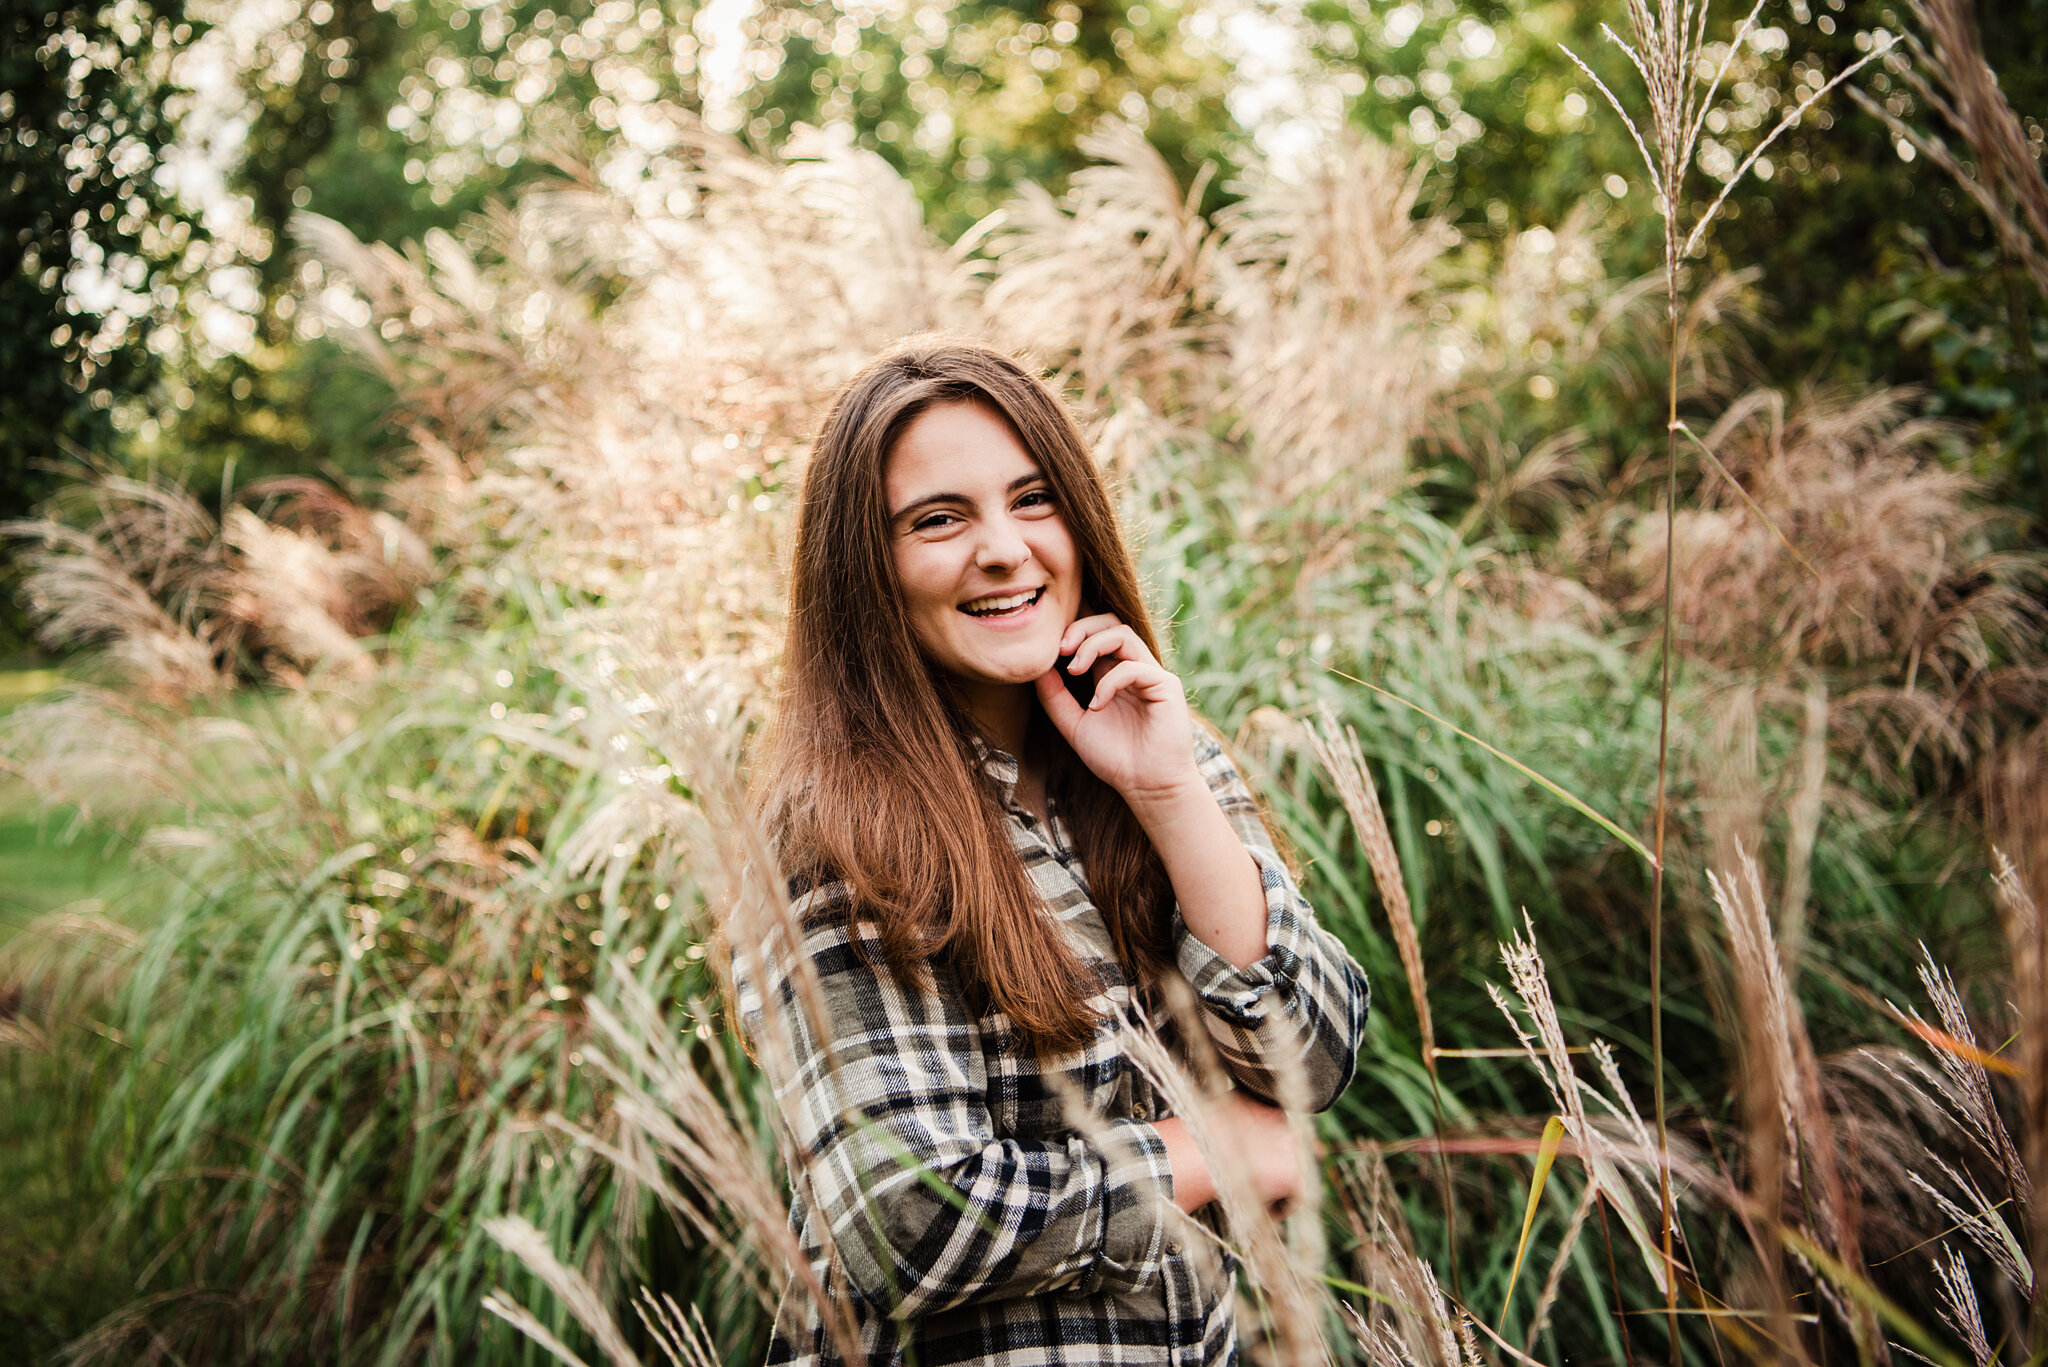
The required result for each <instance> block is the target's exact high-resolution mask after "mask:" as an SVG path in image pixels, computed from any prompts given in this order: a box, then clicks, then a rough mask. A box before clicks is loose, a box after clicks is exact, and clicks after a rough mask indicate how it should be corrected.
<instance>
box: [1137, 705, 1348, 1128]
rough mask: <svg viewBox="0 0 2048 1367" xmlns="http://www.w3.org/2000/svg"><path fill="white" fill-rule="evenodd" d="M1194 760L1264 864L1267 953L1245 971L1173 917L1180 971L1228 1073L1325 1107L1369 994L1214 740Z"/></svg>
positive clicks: (1289, 1099)
mask: <svg viewBox="0 0 2048 1367" xmlns="http://www.w3.org/2000/svg"><path fill="white" fill-rule="evenodd" d="M1195 758H1196V761H1197V763H1198V765H1199V766H1200V768H1201V771H1202V776H1203V777H1204V778H1205V779H1207V780H1208V783H1209V790H1210V791H1211V792H1212V793H1214V794H1215V795H1216V802H1217V805H1218V806H1220V807H1222V809H1223V814H1224V815H1225V816H1226V817H1227V818H1229V820H1230V824H1231V826H1232V827H1233V828H1234V829H1235V830H1236V831H1237V835H1238V839H1239V840H1241V841H1243V842H1244V847H1245V850H1246V851H1247V852H1248V853H1249V854H1250V855H1251V857H1252V861H1253V862H1254V863H1255V864H1257V865H1258V867H1259V885H1260V888H1261V890H1262V891H1263V892H1264V894H1265V901H1266V945H1267V950H1266V955H1265V957H1264V958H1262V959H1260V960H1258V961H1257V962H1256V963H1252V964H1248V965H1246V966H1245V967H1243V968H1239V967H1237V966H1236V965H1234V964H1232V963H1231V962H1230V960H1228V959H1226V958H1224V957H1223V956H1222V955H1221V954H1218V953H1217V952H1216V951H1215V950H1213V949H1211V948H1210V947H1209V946H1208V945H1206V944H1204V943H1203V942H1202V941H1201V940H1200V939H1198V938H1196V936H1195V935H1194V933H1193V932H1192V931H1190V930H1189V929H1188V927H1187V923H1186V921H1184V920H1182V919H1181V915H1180V912H1179V910H1178V908H1176V909H1175V911H1174V914H1173V935H1174V950H1175V956H1176V958H1177V960H1178V964H1179V967H1180V971H1181V973H1182V975H1183V976H1184V977H1186V978H1187V980H1188V982H1189V984H1190V985H1191V986H1192V987H1193V988H1194V989H1195V995H1196V997H1197V998H1198V999H1199V1000H1200V1001H1201V1004H1202V1017H1203V1022H1204V1024H1205V1025H1207V1027H1208V1031H1209V1036H1210V1038H1211V1039H1213V1040H1214V1041H1215V1043H1216V1047H1217V1051H1218V1052H1219V1053H1220V1054H1221V1055H1222V1059H1223V1063H1224V1066H1225V1067H1226V1068H1228V1069H1229V1071H1230V1073H1231V1076H1232V1077H1234V1078H1236V1079H1237V1081H1238V1083H1239V1084H1240V1085H1241V1086H1243V1087H1244V1088H1245V1089H1246V1090H1248V1091H1251V1092H1253V1093H1255V1094H1257V1095H1259V1096H1261V1097H1264V1098H1265V1099H1266V1100H1268V1101H1272V1102H1275V1103H1276V1104H1285V1105H1291V1106H1305V1107H1307V1108H1308V1109H1310V1110H1318V1111H1320V1110H1322V1109H1324V1108H1326V1107H1328V1106H1329V1105H1330V1104H1331V1103H1332V1102H1334V1101H1335V1100H1336V1099H1337V1097H1338V1096H1339V1095H1340V1094H1341V1093H1342V1092H1343V1090H1344V1088H1345V1087H1346V1085H1348V1084H1349V1083H1350V1081H1351V1076H1352V1073H1353V1072H1354V1071H1355V1069H1356V1067H1357V1063H1358V1045H1359V1041H1360V1039H1361V1038H1362V1037H1363V1035H1364V1033H1365V1016H1366V1011H1367V1009H1368V1007H1369V1005H1370V1003H1371V991H1370V988H1369V986H1368V984H1367V982H1366V978H1365V973H1364V971H1363V970H1362V969H1360V968H1359V967H1358V965H1357V963H1356V962H1355V961H1354V960H1353V959H1352V957H1351V955H1350V954H1349V953H1348V952H1347V951H1346V950H1345V948H1344V946H1343V945H1342V944H1340V943H1338V941H1337V938H1336V937H1335V936H1334V935H1331V934H1330V933H1329V932H1328V931H1327V930H1325V929H1323V928H1322V927H1321V926H1319V925H1317V924H1316V920H1315V913H1314V912H1313V911H1312V910H1311V909H1310V907H1309V904H1308V902H1307V900H1306V899H1305V898H1303V897H1302V895H1301V891H1300V889H1299V888H1297V887H1296V886H1295V883H1294V876H1293V875H1292V874H1290V873H1289V872H1288V870H1287V865H1286V863H1285V861H1283V860H1282V859H1281V858H1280V855H1279V852H1278V851H1277V850H1276V849H1275V848H1274V845H1273V838H1272V835H1271V834H1270V833H1269V832H1268V831H1267V830H1266V824H1265V822H1264V820H1263V819H1262V818H1261V817H1260V814H1259V805H1258V801H1257V800H1256V799H1255V798H1254V797H1253V796H1252V793H1251V790H1250V789H1249V788H1248V787H1247V786H1246V785H1245V781H1244V777H1243V775H1241V774H1240V773H1239V772H1238V770H1237V766H1236V765H1235V764H1233V763H1232V762H1231V760H1230V756H1229V755H1228V754H1226V753H1225V752H1224V749H1223V747H1222V746H1221V745H1220V744H1218V743H1217V742H1216V741H1215V740H1214V739H1213V738H1212V737H1210V736H1207V735H1202V736H1200V737H1198V738H1197V740H1196V745H1195Z"/></svg>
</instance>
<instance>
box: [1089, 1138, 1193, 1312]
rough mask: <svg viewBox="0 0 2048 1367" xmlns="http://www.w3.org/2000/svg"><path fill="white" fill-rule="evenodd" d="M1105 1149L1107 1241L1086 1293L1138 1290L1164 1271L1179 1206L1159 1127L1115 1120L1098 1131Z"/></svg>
mask: <svg viewBox="0 0 2048 1367" xmlns="http://www.w3.org/2000/svg"><path fill="white" fill-rule="evenodd" d="M1094 1140H1095V1142H1096V1143H1097V1144H1098V1145H1099V1147H1100V1149H1101V1152H1102V1159H1103V1166H1104V1169H1105V1171H1104V1178H1103V1182H1102V1209H1101V1217H1102V1242H1101V1245H1100V1247H1099V1248H1098V1249H1097V1252H1096V1256H1095V1259H1094V1262H1093V1263H1092V1265H1091V1266H1090V1267H1089V1269H1088V1271H1087V1273H1086V1274H1085V1275H1084V1276H1083V1277H1082V1278H1081V1282H1080V1285H1079V1287H1078V1288H1077V1289H1079V1290H1080V1291H1081V1292H1083V1293H1084V1294H1088V1295H1093V1294H1095V1293H1097V1292H1107V1293H1111V1294H1116V1293H1122V1292H1129V1291H1135V1290H1138V1289H1139V1288H1140V1287H1142V1286H1143V1285H1144V1284H1145V1283H1146V1282H1148V1281H1150V1280H1151V1279H1152V1277H1153V1276H1154V1275H1156V1274H1157V1273H1158V1271H1159V1266H1160V1262H1161V1260H1162V1259H1163V1257H1164V1250H1165V1245H1166V1221H1167V1210H1168V1208H1170V1207H1171V1206H1172V1205H1173V1165H1172V1164H1171V1163H1170V1162H1169V1161H1168V1160H1167V1156H1166V1141H1165V1140H1163V1139H1161V1138H1160V1137H1159V1131H1158V1130H1156V1129H1154V1128H1153V1127H1152V1126H1151V1125H1149V1124H1146V1123H1145V1122H1144V1121H1140V1120H1113V1121H1110V1122H1109V1123H1108V1124H1106V1125H1104V1126H1103V1127H1102V1129H1101V1131H1100V1132H1098V1133H1097V1135H1095V1136H1094Z"/></svg>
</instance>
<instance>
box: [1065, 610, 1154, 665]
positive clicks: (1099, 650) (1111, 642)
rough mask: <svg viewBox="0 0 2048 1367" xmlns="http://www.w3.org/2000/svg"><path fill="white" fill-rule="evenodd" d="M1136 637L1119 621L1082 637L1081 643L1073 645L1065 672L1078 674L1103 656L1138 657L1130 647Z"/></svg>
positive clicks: (1129, 658)
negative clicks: (1071, 657)
mask: <svg viewBox="0 0 2048 1367" xmlns="http://www.w3.org/2000/svg"><path fill="white" fill-rule="evenodd" d="M1137 639H1138V638H1137V635H1136V633H1134V632H1133V631H1132V630H1131V629H1130V628H1129V627H1127V626H1125V625H1123V623H1121V622H1119V623H1117V624H1116V625H1115V626H1113V627H1105V628H1103V629H1102V630H1101V631H1098V632H1095V633H1093V634H1092V635H1089V636H1087V637H1085V638H1083V639H1082V641H1081V644H1079V645H1078V646H1075V647H1074V651H1073V656H1074V658H1073V659H1071V660H1069V661H1068V662H1067V672H1068V673H1069V674H1080V673H1082V672H1083V671H1085V670H1087V669H1088V668H1089V667H1090V666H1092V665H1093V664H1094V663H1095V662H1096V661H1097V660H1100V659H1103V658H1105V657H1114V658H1121V659H1126V660H1134V659H1138V658H1139V656H1138V655H1137V654H1135V653H1133V651H1132V650H1131V648H1130V647H1131V646H1132V645H1133V644H1135V643H1136V642H1137Z"/></svg>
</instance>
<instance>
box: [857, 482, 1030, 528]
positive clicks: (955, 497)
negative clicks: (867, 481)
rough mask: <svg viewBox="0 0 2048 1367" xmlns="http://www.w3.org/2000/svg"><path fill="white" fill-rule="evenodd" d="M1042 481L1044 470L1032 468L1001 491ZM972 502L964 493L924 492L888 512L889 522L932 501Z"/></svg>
mask: <svg viewBox="0 0 2048 1367" xmlns="http://www.w3.org/2000/svg"><path fill="white" fill-rule="evenodd" d="M1044 482H1045V471H1043V470H1033V471H1032V472H1031V473H1030V474H1028V475H1019V476H1017V478H1015V479H1013V480H1011V481H1010V482H1009V483H1008V484H1005V485H1004V486H1003V492H1004V493H1005V494H1014V493H1016V492H1017V491H1018V490H1019V489H1022V488H1023V487H1025V486H1026V485H1028V484H1042V483H1044ZM972 502H974V500H973V499H971V498H969V497H968V496H967V495H965V494H954V493H938V494H926V495H925V496H924V497H923V498H916V499H912V500H911V501H910V502H908V503H906V504H904V505H903V506H902V507H901V508H898V509H897V510H896V511H895V512H893V513H891V514H889V521H890V522H892V523H894V522H901V521H902V520H903V519H904V518H906V517H909V516H910V515H911V514H912V513H915V512H917V511H919V510H920V509H923V508H927V507H930V506H931V505H932V504H934V503H972Z"/></svg>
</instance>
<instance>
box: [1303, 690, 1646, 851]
mask: <svg viewBox="0 0 2048 1367" xmlns="http://www.w3.org/2000/svg"><path fill="white" fill-rule="evenodd" d="M1323 668H1325V669H1327V670H1328V671H1329V672H1330V673H1332V674H1335V675H1336V676H1337V677H1338V678H1340V679H1346V680H1349V681H1350V682H1352V683H1355V684H1357V685H1358V686H1359V687H1361V688H1369V689H1371V690H1372V691H1373V692H1375V693H1377V694H1379V695H1380V696H1381V697H1383V698H1386V699H1388V700H1390V701H1392V702H1397V703H1399V704H1401V706H1403V707H1405V708H1408V709H1409V710H1410V711H1412V712H1418V713H1420V714H1421V715H1423V716H1425V717H1428V718H1429V719H1430V720H1431V721H1433V722H1435V723H1436V724H1437V725H1438V726H1441V727H1443V728H1444V729H1445V730H1447V731H1455V732H1456V733H1457V734H1459V735H1461V736H1463V737H1464V738H1465V739H1466V740H1469V741H1471V742H1472V743H1473V744H1474V745H1476V746H1478V747H1479V748H1480V749H1482V750H1484V751H1486V753H1487V754H1489V755H1492V756H1493V757H1494V758H1495V759H1497V760H1499V761H1501V762H1502V763H1503V764H1506V765H1508V766H1509V767H1510V768H1513V769H1514V770H1516V771H1517V772H1518V773H1520V774H1522V775H1523V776H1524V777H1525V778H1530V779H1534V780H1535V781H1536V782H1537V783H1538V784H1540V785H1542V786H1543V787H1544V788H1546V789H1548V790H1549V791H1550V792H1551V793H1552V794H1554V795H1555V796H1556V797H1558V798H1559V799H1561V800H1562V801H1563V802H1564V803H1565V805H1566V806H1568V807H1570V808H1571V809H1572V810H1573V811H1575V812H1577V813H1579V815H1581V816H1583V817H1585V818H1587V819H1588V820H1590V821H1592V822H1593V823H1594V824H1595V825H1597V826H1598V827H1600V829H1601V830H1603V831H1606V832H1607V833H1608V834H1609V835H1611V836H1613V837H1614V838H1615V839H1616V840H1619V841H1620V842H1621V843H1622V844H1624V845H1626V846H1628V847H1629V848H1630V849H1631V850H1634V851H1635V852H1636V853H1637V854H1639V855H1641V856H1642V858H1643V859H1644V861H1645V862H1647V863H1648V864H1649V865H1650V867H1651V868H1655V867H1657V858H1656V856H1655V855H1653V854H1651V853H1650V851H1649V849H1648V848H1647V847H1646V846H1645V845H1644V844H1643V842H1642V841H1640V840H1638V839H1636V838H1635V837H1634V836H1632V835H1630V834H1629V833H1628V832H1627V831H1625V830H1623V829H1622V828H1621V827H1620V826H1618V825H1616V824H1615V823H1614V822H1613V821H1611V820H1609V819H1608V818H1607V817H1605V816H1603V815H1601V813H1600V812H1599V810H1598V809H1597V808H1595V807H1594V806H1593V805H1592V804H1591V803H1590V802H1587V801H1586V800H1585V799H1584V798H1582V797H1579V796H1578V795H1577V794H1575V793H1573V792H1571V791H1570V790H1569V789H1567V788H1565V787H1564V786H1563V785H1561V784H1559V783H1556V782H1555V781H1553V780H1551V779H1549V778H1547V777H1545V776H1544V775H1542V774H1539V773H1537V772H1536V771H1535V770H1534V769H1531V768H1530V767H1529V766H1528V765H1526V764H1524V763H1522V761H1520V760H1518V759H1516V758H1515V757H1514V756H1513V755H1511V754H1509V753H1508V752H1507V751H1505V750H1502V749H1500V748H1499V747H1498V746H1494V745H1489V744H1487V743H1486V742H1485V741H1483V740H1481V739H1479V737H1477V736H1475V735H1473V734H1472V733H1471V732H1470V731H1467V730H1466V729H1465V728H1463V727H1462V726H1459V725H1458V724H1457V723H1455V722H1451V721H1446V720H1445V719H1444V718H1442V717H1439V716H1438V715H1437V714H1436V713H1434V712H1432V711H1430V710H1429V709H1428V708H1426V707H1423V706H1422V705H1421V704H1419V703H1412V702H1409V701H1408V700H1407V699H1406V698H1404V697H1402V696H1401V695H1400V694H1398V693H1394V692H1391V691H1389V690H1387V689H1384V688H1381V687H1380V686H1379V685H1378V684H1375V683H1367V682H1366V681H1365V680H1364V679H1361V678H1359V677H1357V676H1356V675H1354V674H1347V673H1345V672H1344V671H1343V670H1341V669H1339V668H1337V667H1336V666H1335V665H1324V666H1323Z"/></svg>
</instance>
